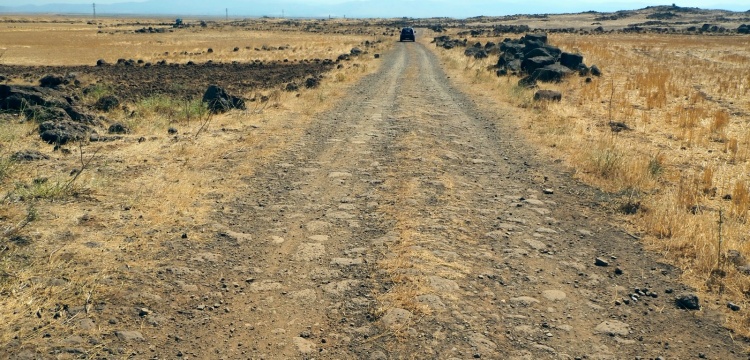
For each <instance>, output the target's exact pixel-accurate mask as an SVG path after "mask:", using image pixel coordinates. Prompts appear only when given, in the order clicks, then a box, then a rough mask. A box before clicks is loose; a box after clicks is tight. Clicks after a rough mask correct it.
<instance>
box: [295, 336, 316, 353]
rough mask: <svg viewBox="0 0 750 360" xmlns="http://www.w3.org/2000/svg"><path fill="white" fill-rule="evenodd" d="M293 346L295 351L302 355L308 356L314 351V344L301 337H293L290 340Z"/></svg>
mask: <svg viewBox="0 0 750 360" xmlns="http://www.w3.org/2000/svg"><path fill="white" fill-rule="evenodd" d="M292 342H293V343H294V346H296V347H297V351H299V352H301V353H303V354H310V353H312V352H314V351H315V343H313V342H312V341H310V340H307V339H305V338H302V337H299V336H298V337H295V338H293V339H292Z"/></svg>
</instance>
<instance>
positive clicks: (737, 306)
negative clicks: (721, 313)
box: [727, 302, 740, 311]
mask: <svg viewBox="0 0 750 360" xmlns="http://www.w3.org/2000/svg"><path fill="white" fill-rule="evenodd" d="M727 307H728V308H729V309H731V310H732V311H740V306H739V305H737V304H735V303H731V302H730V303H727Z"/></svg>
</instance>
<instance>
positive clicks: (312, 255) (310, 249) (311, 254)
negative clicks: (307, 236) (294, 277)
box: [293, 243, 326, 261]
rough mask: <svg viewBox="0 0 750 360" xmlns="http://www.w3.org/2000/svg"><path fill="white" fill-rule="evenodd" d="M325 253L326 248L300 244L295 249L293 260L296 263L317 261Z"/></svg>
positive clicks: (319, 245) (311, 244)
mask: <svg viewBox="0 0 750 360" xmlns="http://www.w3.org/2000/svg"><path fill="white" fill-rule="evenodd" d="M325 252H326V247H325V245H323V244H318V243H302V244H300V245H299V247H298V248H297V252H296V253H295V254H294V256H293V258H294V260H296V261H313V260H316V259H319V258H320V257H321V256H323V255H324V254H325Z"/></svg>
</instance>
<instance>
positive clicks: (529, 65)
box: [521, 56, 555, 74]
mask: <svg viewBox="0 0 750 360" xmlns="http://www.w3.org/2000/svg"><path fill="white" fill-rule="evenodd" d="M554 63H555V58H553V57H551V56H537V57H533V58H527V59H525V60H523V61H522V62H521V70H523V71H525V72H526V73H527V74H533V73H534V71H536V69H541V68H543V67H545V66H547V65H552V64H554Z"/></svg>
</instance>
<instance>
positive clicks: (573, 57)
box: [466, 33, 601, 86]
mask: <svg viewBox="0 0 750 360" xmlns="http://www.w3.org/2000/svg"><path fill="white" fill-rule="evenodd" d="M494 48H495V49H497V50H496V52H497V53H499V59H498V61H497V65H496V68H498V69H500V70H498V71H497V72H496V73H497V74H498V76H502V75H507V74H514V75H521V76H523V75H527V76H528V78H524V79H522V80H521V81H520V82H519V85H522V86H529V85H531V84H532V83H533V84H535V82H536V81H541V82H559V81H561V80H562V79H563V78H565V77H566V76H568V75H569V74H572V73H574V72H577V73H579V74H580V75H581V76H587V75H589V74H591V73H592V72H591V71H592V70H591V69H590V68H589V67H588V66H586V64H584V63H583V55H580V54H573V53H569V52H563V51H562V50H560V49H559V48H557V47H555V46H552V45H550V44H548V43H547V34H545V33H538V34H526V35H525V36H523V37H521V38H520V39H505V40H503V41H502V42H501V43H500V44H498V45H497V46H495V47H494ZM466 54H467V55H469V50H468V49H467V51H466ZM596 71H598V68H597V69H596ZM598 73H599V75H601V72H598ZM597 76H598V75H597ZM532 80H533V81H532Z"/></svg>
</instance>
